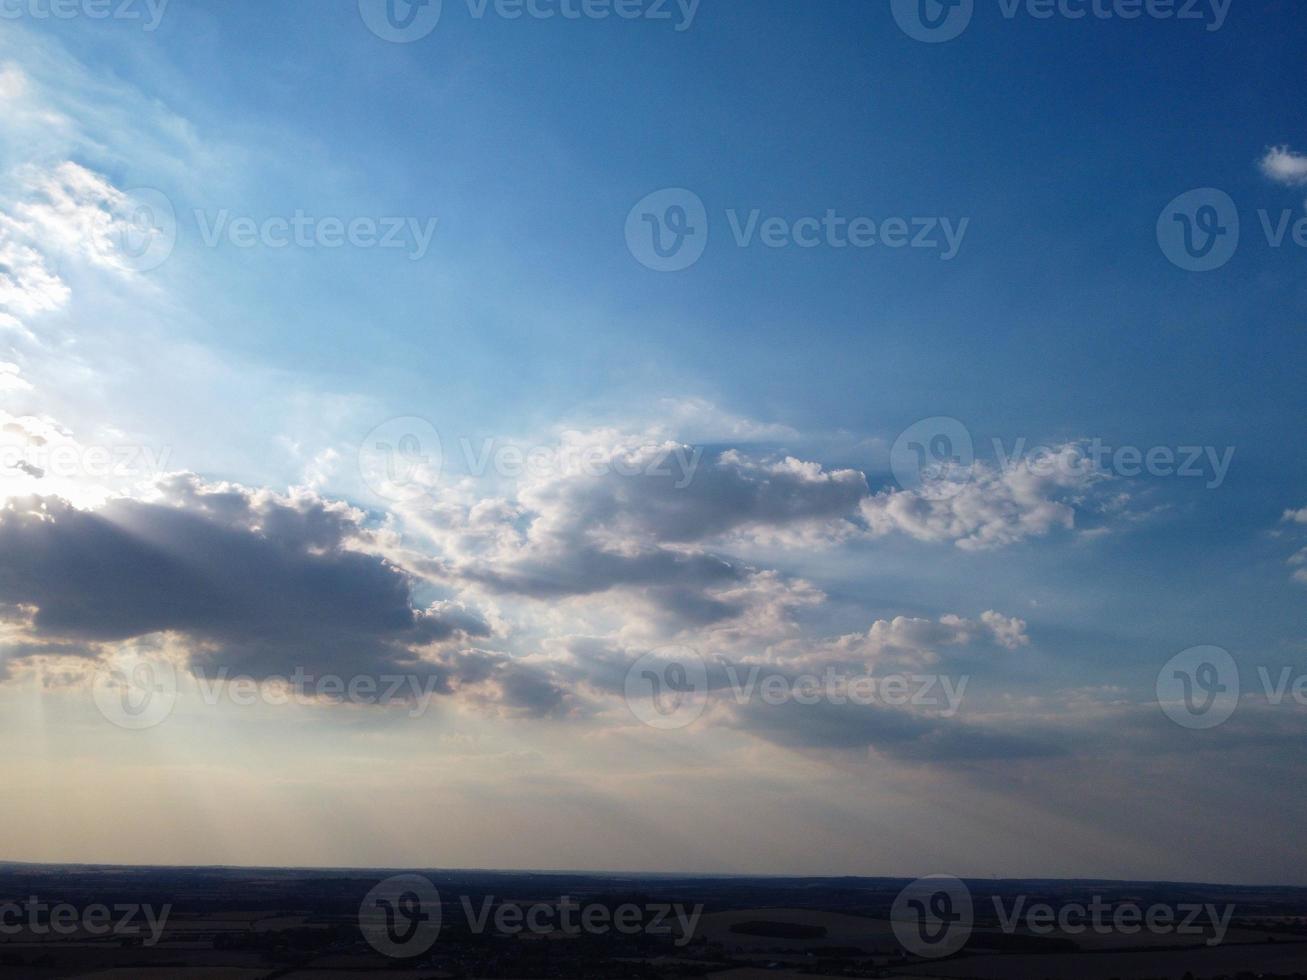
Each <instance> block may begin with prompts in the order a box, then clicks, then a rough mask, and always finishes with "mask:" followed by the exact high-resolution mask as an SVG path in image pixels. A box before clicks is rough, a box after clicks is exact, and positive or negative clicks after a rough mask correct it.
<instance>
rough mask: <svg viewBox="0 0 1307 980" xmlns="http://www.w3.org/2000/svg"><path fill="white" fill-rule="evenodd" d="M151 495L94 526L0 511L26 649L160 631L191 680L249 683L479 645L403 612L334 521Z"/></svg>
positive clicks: (392, 582)
mask: <svg viewBox="0 0 1307 980" xmlns="http://www.w3.org/2000/svg"><path fill="white" fill-rule="evenodd" d="M159 490H160V496H159V498H158V499H153V500H150V501H141V500H130V499H116V500H111V501H110V502H108V503H107V504H105V506H103V507H102V508H100V509H98V510H94V511H86V510H79V509H77V508H75V507H73V506H72V505H70V504H68V503H67V502H65V501H62V500H59V499H57V498H54V497H28V498H22V499H12V500H10V501H8V502H7V503H6V504H5V505H4V507H3V508H2V509H0V606H3V607H9V608H10V609H11V610H14V609H26V610H30V619H29V620H28V621H27V622H26V628H25V632H26V633H27V634H28V637H27V640H26V642H28V643H31V642H37V641H41V642H48V641H58V642H61V643H64V644H69V643H82V644H87V645H95V644H102V643H112V642H117V641H123V640H128V639H132V638H134V637H141V636H146V635H149V634H154V633H164V632H170V633H176V634H181V635H183V636H185V637H186V638H188V640H189V641H190V646H191V649H192V662H193V666H194V667H196V668H197V669H198V670H200V671H209V670H214V669H217V668H221V667H227V668H230V669H232V670H239V671H240V672H242V673H246V674H249V675H251V676H254V677H264V676H276V675H283V674H285V673H287V672H288V671H290V670H293V669H294V668H295V667H306V668H314V669H321V670H327V669H330V670H334V671H344V670H350V671H354V672H370V671H381V670H387V669H398V668H402V667H406V666H410V667H411V666H413V665H415V664H419V663H420V660H421V653H422V648H424V647H427V646H430V645H432V644H435V643H437V642H439V641H442V640H449V639H451V638H454V637H457V636H471V637H482V636H487V635H489V633H490V627H489V625H488V624H487V623H486V622H485V621H484V619H482V618H481V617H480V616H479V615H477V614H476V613H475V612H472V611H470V610H468V609H466V608H464V607H463V606H461V605H458V604H456V603H437V604H435V605H433V606H431V607H429V608H426V609H422V608H418V607H417V606H415V605H414V602H413V597H412V585H413V583H412V581H411V579H410V576H409V575H408V574H407V573H405V572H404V571H402V570H401V569H399V568H398V567H397V566H395V565H393V564H391V563H390V562H388V561H386V560H385V559H384V558H381V557H379V556H377V555H375V554H368V553H365V552H363V551H361V550H354V548H353V546H354V545H356V544H357V543H359V542H360V539H361V533H362V532H361V529H360V527H359V524H358V514H357V512H355V511H352V510H351V509H349V508H348V507H345V506H343V505H340V504H335V503H331V502H327V501H324V500H322V499H320V498H317V497H315V496H313V495H308V494H305V495H302V496H297V497H291V498H284V497H278V496H276V495H273V494H270V493H265V492H256V491H248V490H245V489H243V488H232V487H216V488H215V487H208V486H206V485H204V484H203V483H201V482H200V481H199V480H198V479H195V478H193V477H176V478H172V479H170V480H169V481H168V482H166V483H165V484H162V485H161V486H160V488H159ZM8 618H9V619H10V621H11V622H12V621H13V619H14V616H12V615H11V616H10V617H8ZM10 655H11V656H12V655H13V652H12V651H11V654H10Z"/></svg>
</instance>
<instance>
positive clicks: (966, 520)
mask: <svg viewBox="0 0 1307 980" xmlns="http://www.w3.org/2000/svg"><path fill="white" fill-rule="evenodd" d="M1107 479H1108V475H1107V474H1105V473H1104V472H1103V471H1102V470H1100V469H1097V468H1096V467H1095V466H1094V465H1093V463H1092V461H1091V460H1089V459H1088V458H1087V457H1086V456H1085V455H1084V453H1083V452H1082V451H1081V449H1080V448H1079V447H1078V446H1076V445H1074V444H1067V445H1064V446H1061V447H1058V448H1057V449H1056V450H1053V451H1052V452H1050V453H1049V454H1047V455H1046V456H1045V457H1044V458H1042V459H1040V460H1038V461H1035V460H1017V461H1014V462H1011V463H1009V464H1008V465H1006V466H1003V467H997V466H992V465H989V464H987V463H982V462H977V463H975V464H974V465H973V466H972V468H971V471H970V479H969V480H968V481H967V482H965V483H963V482H959V483H957V484H956V485H954V486H952V487H950V488H948V489H949V491H950V493H949V495H947V496H941V495H938V494H932V493H930V492H928V491H927V490H921V489H917V490H898V489H890V490H884V491H882V492H880V493H878V494H876V495H875V496H872V497H869V498H868V499H866V500H864V501H862V504H861V510H862V515H863V517H864V518H865V519H866V521H867V525H868V527H869V528H870V530H871V533H872V534H873V535H877V536H880V535H887V534H891V533H895V532H898V533H902V534H906V535H908V536H910V537H913V538H915V539H917V540H918V541H929V542H952V543H953V544H954V545H956V546H957V547H959V548H962V549H965V550H969V551H982V550H987V549H992V548H1001V547H1004V546H1005V545H1011V544H1015V543H1017V542H1019V541H1023V540H1025V539H1027V538H1033V537H1043V536H1045V535H1047V534H1049V533H1051V532H1053V531H1055V530H1071V529H1073V528H1075V526H1076V513H1077V507H1078V506H1079V505H1081V504H1083V503H1085V502H1086V501H1087V499H1088V497H1089V495H1090V493H1091V492H1092V491H1093V489H1094V488H1095V487H1096V486H1097V485H1098V484H1100V483H1101V482H1103V481H1105V480H1107Z"/></svg>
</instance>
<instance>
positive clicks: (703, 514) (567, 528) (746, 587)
mask: <svg viewBox="0 0 1307 980" xmlns="http://www.w3.org/2000/svg"><path fill="white" fill-rule="evenodd" d="M674 461H679V465H678V464H677V463H676V462H674ZM866 494H867V486H866V480H865V478H864V477H863V475H862V474H861V473H859V472H856V471H853V470H841V471H833V472H832V471H827V470H824V469H823V468H822V467H821V466H819V465H817V464H815V463H805V462H800V461H798V460H795V459H792V458H786V459H780V460H756V459H751V458H749V457H746V456H745V455H743V454H741V453H739V452H738V451H734V450H731V451H726V452H722V453H720V454H718V455H716V456H714V457H712V458H710V459H709V458H703V456H702V453H701V451H696V450H694V449H693V448H692V447H688V446H684V445H681V444H672V443H659V444H647V443H646V444H641V443H618V444H617V445H615V446H611V447H609V448H608V449H607V450H606V451H605V452H604V453H603V454H600V455H596V456H592V457H591V458H590V464H589V465H588V466H586V467H583V468H576V469H572V470H569V471H566V472H559V473H549V474H542V475H539V476H537V477H536V478H534V479H530V480H527V481H525V482H524V485H523V486H522V487H521V489H520V490H519V491H518V493H517V494H516V495H515V496H514V497H513V498H494V499H481V498H477V497H475V496H473V497H471V498H470V499H466V500H457V499H453V498H452V497H451V496H449V495H446V496H444V497H441V498H439V499H437V500H436V501H435V502H434V503H432V504H431V505H429V506H427V507H425V508H424V509H423V510H422V511H421V512H419V513H417V514H416V515H415V517H416V519H417V521H418V522H419V523H420V525H421V526H422V527H424V528H425V529H426V531H427V533H428V534H429V535H430V536H431V537H432V539H433V540H434V541H435V542H436V543H437V544H438V546H439V547H440V549H441V551H442V552H443V554H442V557H441V558H440V559H439V560H437V561H434V562H430V563H426V564H425V566H424V567H425V569H426V570H427V571H429V572H431V573H432V574H434V575H436V576H437V577H446V578H450V579H452V580H456V581H459V582H463V583H470V584H474V585H476V586H478V587H480V588H483V589H486V590H489V591H491V592H496V593H505V594H515V595H520V596H526V597H529V598H534V599H556V598H563V597H572V596H592V595H599V594H605V593H610V592H613V591H615V590H622V591H627V592H631V593H635V594H638V595H640V596H642V597H643V598H644V599H646V600H648V601H649V602H651V603H652V604H653V605H655V606H656V607H658V608H659V609H661V610H662V611H663V612H664V613H666V614H668V615H671V616H674V617H679V618H680V619H681V620H683V622H684V624H687V625H699V626H706V625H709V624H712V623H716V622H719V621H722V620H728V619H733V618H738V617H740V616H742V615H744V614H745V613H746V612H748V611H749V610H751V609H754V608H756V607H757V606H758V605H759V604H760V603H762V602H764V601H772V600H774V599H775V593H776V591H777V581H776V579H775V577H774V576H773V577H771V578H767V577H765V576H766V572H765V570H760V569H756V568H753V567H751V566H750V565H748V564H747V563H745V562H742V561H739V560H738V559H733V558H731V557H730V556H729V555H726V554H724V553H723V549H721V548H720V547H717V545H720V544H721V543H722V540H723V539H724V538H725V537H726V536H728V535H731V534H739V533H747V532H749V531H751V530H754V529H759V528H782V527H793V526H799V525H804V524H821V523H826V522H841V521H847V520H848V519H849V518H850V517H851V516H853V515H855V514H856V511H857V505H858V502H859V501H860V500H861V499H863V498H864V497H865V496H866ZM753 587H756V591H757V592H759V593H766V596H761V595H755V594H752V593H753V592H754V591H755V589H754V588H753ZM796 588H802V587H801V586H796Z"/></svg>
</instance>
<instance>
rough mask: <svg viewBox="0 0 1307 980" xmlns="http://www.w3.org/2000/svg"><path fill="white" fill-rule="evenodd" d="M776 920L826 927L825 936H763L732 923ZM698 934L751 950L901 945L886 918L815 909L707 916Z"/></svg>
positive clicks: (805, 925)
mask: <svg viewBox="0 0 1307 980" xmlns="http://www.w3.org/2000/svg"><path fill="white" fill-rule="evenodd" d="M766 922H772V923H777V924H784V925H793V926H803V927H807V928H820V929H825V930H826V934H825V935H824V936H821V937H817V938H811V939H803V938H797V937H793V938H791V937H785V936H760V935H752V934H746V933H739V932H733V931H732V929H731V927H732V926H748V925H751V924H756V923H766ZM698 935H699V936H702V937H704V938H706V939H708V940H710V941H712V942H716V943H722V944H723V945H725V946H727V947H729V948H736V947H738V948H740V949H747V950H768V949H810V948H814V947H822V946H860V947H863V948H864V949H867V950H868V951H869V952H870V951H871V950H872V949H873V948H875V947H877V946H880V947H884V948H887V949H888V948H889V947H891V946H895V945H897V944H896V942H895V939H894V933H893V930H892V929H891V928H890V924H889V922H888V921H887V920H885V919H866V918H863V917H861V916H857V915H844V914H842V913H838V912H819V911H815V910H813V909H743V910H740V911H734V912H718V913H715V914H713V915H705V916H704V917H703V919H702V920H700V922H699V929H698Z"/></svg>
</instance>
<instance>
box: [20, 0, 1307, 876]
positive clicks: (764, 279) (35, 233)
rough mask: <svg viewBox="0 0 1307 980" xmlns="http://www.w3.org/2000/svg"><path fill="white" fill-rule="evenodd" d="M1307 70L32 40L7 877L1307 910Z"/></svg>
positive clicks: (1179, 44)
mask: <svg viewBox="0 0 1307 980" xmlns="http://www.w3.org/2000/svg"><path fill="white" fill-rule="evenodd" d="M1303 21H1304V14H1303V12H1302V11H1301V9H1300V8H1299V6H1298V5H1297V4H1294V3H1292V2H1290V0H1241V2H1240V3H1238V4H1230V3H1226V2H1223V0H1199V2H1190V0H1182V2H1175V3H1172V2H1169V0H1152V2H1147V3H1145V2H1140V0H1059V2H1057V3H1051V2H1048V0H1026V2H1017V0H959V2H957V3H953V4H949V5H944V4H940V3H938V2H936V0H920V2H918V0H912V2H908V0H903V2H900V0H892V2H891V0H878V2H872V3H863V2H853V0H828V2H825V3H822V4H796V3H792V2H782V0H751V2H749V3H747V4H746V3H729V2H727V0H702V2H701V3H695V2H692V0H679V2H677V0H668V2H665V3H664V2H662V0H611V2H607V0H589V2H588V3H582V2H581V0H532V2H531V3H529V4H528V3H515V2H513V0H486V2H482V0H443V3H441V2H434V3H427V4H418V5H412V6H410V5H409V4H408V3H406V2H405V0H314V2H310V0H287V2H284V3H275V4H269V3H253V2H244V0H241V2H235V3H233V2H219V0H171V2H164V0H150V2H147V0H113V2H112V3H106V2H104V0H58V2H55V3H51V0H0V110H2V111H0V735H2V736H3V738H4V742H5V744H6V745H8V746H10V750H9V752H8V753H7V754H6V757H5V760H4V763H3V772H4V774H5V777H6V778H4V779H3V780H0V801H3V807H4V812H5V813H6V815H7V819H6V835H5V837H6V839H5V843H4V845H3V848H0V859H10V860H28V861H86V862H115V863H143V864H233V865H235V864H242V865H315V866H372V867H376V866H385V867H493V868H565V869H577V870H582V869H584V870H653V871H705V872H731V873H768V874H770V873H776V874H868V875H910V876H916V875H920V874H928V873H937V872H942V873H949V874H955V875H960V876H969V875H1003V876H1049V877H1052V876H1078V877H1111V878H1149V879H1169V880H1209V881H1226V882H1265V883H1293V884H1307V858H1305V857H1304V855H1307V848H1304V847H1303V840H1302V835H1303V831H1302V829H1301V827H1300V821H1298V820H1296V819H1295V815H1296V813H1297V812H1298V810H1299V809H1300V808H1301V806H1302V804H1303V803H1304V802H1307V800H1304V799H1303V792H1304V791H1303V790H1302V789H1301V787H1302V786H1303V785H1305V783H1304V780H1303V778H1302V777H1303V775H1304V773H1305V771H1307V767H1304V762H1303V760H1304V746H1307V619H1305V618H1304V611H1305V610H1307V458H1305V457H1304V456H1303V454H1302V453H1301V452H1299V451H1298V448H1299V441H1300V439H1301V436H1302V432H1303V426H1304V421H1305V420H1307V396H1305V395H1304V386H1303V383H1302V379H1303V364H1304V360H1305V355H1307V289H1305V287H1304V282H1305V281H1307V280H1305V279H1304V269H1307V122H1305V121H1304V119H1303V115H1302V112H1301V111H1300V109H1299V108H1298V107H1297V104H1296V103H1295V102H1294V100H1293V99H1291V98H1286V97H1284V95H1283V93H1284V92H1285V91H1286V90H1287V91H1292V90H1293V86H1294V85H1296V84H1301V82H1302V81H1303V71H1304V69H1303V62H1302V57H1301V43H1300V38H1301V36H1302V28H1303V26H1304V23H1303ZM335 682H339V687H333V686H331V685H332V684H333V683H335ZM1253 828H1256V830H1255V832H1251V833H1250V832H1249V831H1250V830H1252V829H1253Z"/></svg>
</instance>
